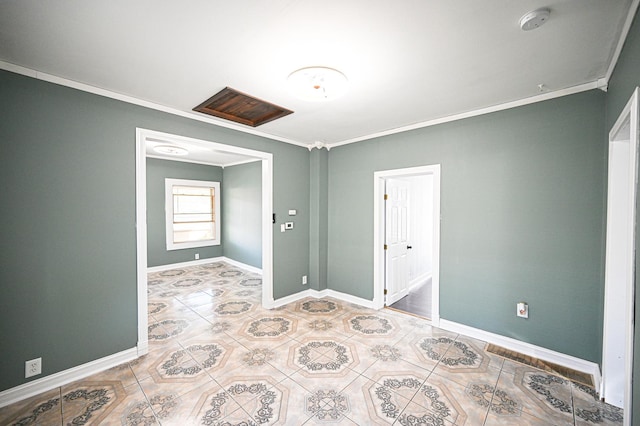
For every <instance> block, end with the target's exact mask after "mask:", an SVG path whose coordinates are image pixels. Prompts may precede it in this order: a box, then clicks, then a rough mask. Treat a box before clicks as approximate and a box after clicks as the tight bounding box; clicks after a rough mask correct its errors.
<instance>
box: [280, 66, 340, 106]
mask: <svg viewBox="0 0 640 426" xmlns="http://www.w3.org/2000/svg"><path fill="white" fill-rule="evenodd" d="M287 81H288V82H289V87H290V89H291V93H292V94H293V95H294V96H296V97H297V98H300V99H303V100H305V101H328V100H331V99H335V98H338V97H340V96H341V95H342V94H344V92H345V91H346V90H347V77H345V75H344V74H342V73H341V72H340V71H338V70H335V69H333V68H327V67H307V68H302V69H299V70H297V71H294V72H292V73H291V74H290V75H289V78H288V79H287Z"/></svg>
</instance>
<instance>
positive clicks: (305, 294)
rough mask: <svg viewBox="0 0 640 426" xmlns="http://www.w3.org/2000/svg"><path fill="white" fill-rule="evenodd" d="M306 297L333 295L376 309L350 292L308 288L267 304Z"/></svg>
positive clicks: (370, 303)
mask: <svg viewBox="0 0 640 426" xmlns="http://www.w3.org/2000/svg"><path fill="white" fill-rule="evenodd" d="M306 297H313V298H315V299H320V298H322V297H333V298H334V299H338V300H342V301H343V302H348V303H355V304H356V305H359V306H363V307H365V308H369V309H376V307H375V305H374V304H373V301H371V300H367V299H362V298H360V297H356V296H352V295H350V294H346V293H341V292H339V291H335V290H330V289H326V290H314V289H308V290H304V291H301V292H299V293H295V294H292V295H290V296H285V297H282V298H280V299H276V300H274V301H273V304H272V305H271V306H269V308H270V309H273V308H279V307H280V306H284V305H288V304H289V303H293V302H297V301H298V300H302V299H304V298H306Z"/></svg>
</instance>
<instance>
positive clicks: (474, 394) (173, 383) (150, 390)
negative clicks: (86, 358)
mask: <svg viewBox="0 0 640 426" xmlns="http://www.w3.org/2000/svg"><path fill="white" fill-rule="evenodd" d="M261 287H262V281H261V279H260V277H259V275H256V274H253V273H250V272H246V271H241V270H240V269H238V268H237V267H235V266H231V265H228V264H226V263H223V262H216V263H212V264H204V265H199V266H194V267H188V268H180V269H177V270H172V271H160V272H155V273H152V274H149V283H148V294H149V300H148V312H149V330H148V331H149V346H150V354H148V355H146V356H144V357H141V358H140V359H138V360H135V361H132V362H130V363H128V364H124V365H123V366H120V367H117V368H114V369H111V370H108V371H105V372H103V373H100V374H98V375H95V376H93V377H91V381H88V382H80V383H76V384H73V385H70V386H65V387H64V389H63V390H62V392H60V390H56V391H53V392H50V393H45V394H42V395H40V396H38V397H36V398H34V399H30V400H27V401H23V402H21V403H18V404H14V405H12V406H9V407H4V408H1V409H0V424H14V423H18V422H20V421H22V423H21V424H29V423H28V422H29V421H31V422H32V423H33V422H34V421H35V422H36V424H38V423H40V424H62V421H63V420H64V422H72V421H74V419H75V423H76V424H88V423H92V422H95V423H99V424H139V425H142V424H145V425H151V424H157V423H158V422H160V423H162V424H180V425H186V424H200V425H201V424H254V425H271V424H281V425H290V424H295V425H302V424H317V425H324V424H352V425H354V424H357V425H364V424H366V425H374V424H380V425H387V424H400V425H403V424H406V425H418V424H428V425H442V426H453V425H454V424H456V425H461V424H466V425H476V424H478V425H482V424H484V425H501V424H517V425H525V424H526V425H529V424H531V425H537V424H540V425H547V424H558V425H564V424H567V425H573V424H574V420H575V425H581V426H583V425H594V424H602V425H619V424H621V419H622V412H621V411H620V410H618V409H616V408H614V407H612V406H609V405H606V404H601V403H600V401H598V400H597V398H595V396H594V394H593V391H592V390H590V389H588V388H584V387H581V386H580V385H573V384H571V383H569V382H566V381H564V380H563V379H560V378H557V377H555V376H551V375H549V374H547V373H544V372H541V371H538V370H536V369H535V368H522V366H521V365H519V364H516V363H511V362H509V361H504V362H503V360H502V358H500V357H495V359H494V356H492V355H491V354H488V353H486V352H485V351H484V342H481V341H478V340H475V339H471V338H467V337H463V336H458V335H457V334H455V333H449V332H446V331H444V330H440V329H437V328H434V327H432V326H431V325H430V324H429V323H428V322H426V321H424V320H421V319H418V318H414V317H410V316H406V315H403V314H401V313H398V312H395V311H387V310H381V311H375V310H371V309H366V308H362V307H360V306H357V305H353V304H351V303H346V302H342V301H338V300H336V299H332V298H322V299H315V298H307V299H303V300H300V301H298V302H294V303H291V304H289V305H285V306H282V307H279V308H277V309H271V310H267V309H264V308H262V307H261V306H260V305H261ZM220 385H223V386H220ZM65 398H66V399H65ZM63 412H64V415H65V418H64V419H62V415H63ZM242 422H245V423H242Z"/></svg>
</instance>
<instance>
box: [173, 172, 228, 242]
mask: <svg viewBox="0 0 640 426" xmlns="http://www.w3.org/2000/svg"><path fill="white" fill-rule="evenodd" d="M165 211H166V222H167V250H178V249H184V248H192V247H204V246H214V245H219V244H220V217H219V216H220V183H219V182H207V181H201V180H184V179H165Z"/></svg>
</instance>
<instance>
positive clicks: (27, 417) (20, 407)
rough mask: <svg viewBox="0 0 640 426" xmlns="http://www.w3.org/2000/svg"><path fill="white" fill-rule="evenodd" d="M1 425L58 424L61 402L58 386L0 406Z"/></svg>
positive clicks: (60, 416)
mask: <svg viewBox="0 0 640 426" xmlns="http://www.w3.org/2000/svg"><path fill="white" fill-rule="evenodd" d="M0 424H2V425H14V424H15V425H32V424H40V425H60V424H62V402H61V397H60V388H56V389H54V390H52V391H49V392H44V393H41V394H39V395H36V396H34V397H32V398H28V399H25V400H23V401H20V402H17V403H15V404H12V405H9V406H6V407H2V408H0Z"/></svg>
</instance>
